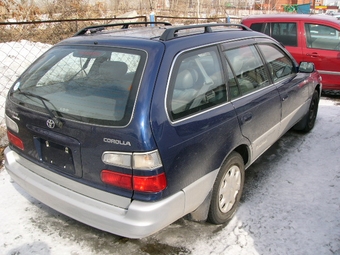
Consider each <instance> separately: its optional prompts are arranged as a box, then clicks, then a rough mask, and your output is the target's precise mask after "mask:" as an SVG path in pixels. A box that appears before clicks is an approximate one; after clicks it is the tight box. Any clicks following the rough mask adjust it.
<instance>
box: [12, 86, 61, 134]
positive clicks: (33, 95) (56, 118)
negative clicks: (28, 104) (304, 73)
mask: <svg viewBox="0 0 340 255" xmlns="http://www.w3.org/2000/svg"><path fill="white" fill-rule="evenodd" d="M18 93H19V94H21V95H24V96H27V97H34V98H37V99H39V100H40V101H41V102H42V103H43V105H44V107H45V109H46V111H47V112H48V115H49V116H50V117H51V119H52V120H53V121H54V122H55V124H56V126H57V127H59V128H62V127H63V122H62V121H61V120H60V118H59V117H58V116H57V115H55V114H53V112H52V111H51V109H50V108H48V106H47V105H46V103H45V102H49V103H50V104H52V103H51V102H50V100H48V99H47V98H44V97H42V96H39V95H36V94H33V93H31V92H24V91H21V90H20V89H18Z"/></svg>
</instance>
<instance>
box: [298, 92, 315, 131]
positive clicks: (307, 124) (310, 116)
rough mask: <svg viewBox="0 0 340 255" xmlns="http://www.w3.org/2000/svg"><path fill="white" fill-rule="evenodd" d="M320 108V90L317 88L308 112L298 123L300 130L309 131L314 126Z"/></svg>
mask: <svg viewBox="0 0 340 255" xmlns="http://www.w3.org/2000/svg"><path fill="white" fill-rule="evenodd" d="M318 108H319V92H318V91H317V90H315V91H314V93H313V97H312V101H311V102H310V105H309V109H308V112H307V113H306V115H305V116H304V117H303V118H302V120H301V121H300V122H299V123H298V124H297V125H296V126H297V127H298V128H297V129H298V130H301V131H302V132H305V133H307V132H309V131H311V130H312V129H313V128H314V124H315V120H316V116H317V114H318Z"/></svg>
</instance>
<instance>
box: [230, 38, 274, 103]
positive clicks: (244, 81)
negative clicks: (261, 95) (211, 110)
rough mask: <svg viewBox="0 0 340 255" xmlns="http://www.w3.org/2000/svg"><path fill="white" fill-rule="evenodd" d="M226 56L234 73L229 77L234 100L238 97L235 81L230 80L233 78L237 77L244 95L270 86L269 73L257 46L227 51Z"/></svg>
mask: <svg viewBox="0 0 340 255" xmlns="http://www.w3.org/2000/svg"><path fill="white" fill-rule="evenodd" d="M224 55H225V57H226V59H227V60H228V63H229V64H230V66H231V69H232V71H233V75H232V76H230V75H229V81H228V86H229V88H230V95H231V97H232V98H235V97H236V96H237V94H236V93H235V91H236V90H235V85H234V84H233V80H232V79H230V78H232V77H233V76H235V77H236V82H237V84H238V86H239V91H240V92H241V94H242V95H244V94H248V93H250V92H253V91H255V90H257V89H260V88H263V87H265V86H267V85H269V79H268V75H267V72H266V70H265V67H264V65H263V62H262V60H261V58H260V55H259V54H258V52H257V50H256V48H255V46H253V45H250V46H244V47H239V48H235V49H231V50H226V51H224Z"/></svg>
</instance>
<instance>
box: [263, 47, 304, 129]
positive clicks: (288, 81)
mask: <svg viewBox="0 0 340 255" xmlns="http://www.w3.org/2000/svg"><path fill="white" fill-rule="evenodd" d="M258 47H259V49H260V50H261V52H262V54H263V56H264V59H265V60H266V62H267V66H268V67H269V70H270V73H271V77H272V80H273V82H274V84H275V86H276V87H277V89H278V91H279V93H280V98H281V101H282V111H281V125H280V132H279V133H280V135H282V134H284V133H285V132H286V131H287V130H288V129H290V128H291V127H292V126H293V125H294V124H295V123H296V122H297V121H298V118H300V117H301V116H302V114H300V113H298V112H299V111H301V112H304V111H305V110H306V109H305V108H304V107H305V106H306V105H307V104H306V102H307V99H308V94H309V92H308V86H307V84H308V83H307V82H305V78H306V77H305V75H303V74H297V73H296V66H295V65H296V64H295V62H294V61H293V60H292V59H291V58H290V57H289V55H287V54H286V53H285V52H284V51H283V50H282V49H280V48H279V47H277V46H276V45H274V44H265V43H263V44H259V45H258Z"/></svg>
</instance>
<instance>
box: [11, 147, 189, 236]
mask: <svg viewBox="0 0 340 255" xmlns="http://www.w3.org/2000/svg"><path fill="white" fill-rule="evenodd" d="M5 157H6V160H5V167H6V169H7V171H8V173H9V174H10V176H11V177H12V179H13V180H14V181H15V182H16V183H17V184H19V185H20V186H21V187H22V188H23V189H24V190H25V191H27V192H28V193H29V194H30V195H32V196H33V197H34V198H36V199H38V200H40V201H41V202H43V203H44V204H46V205H48V206H50V207H52V208H53V209H55V210H57V211H59V212H61V213H63V214H65V215H67V216H69V217H71V218H73V219H76V220H78V221H80V222H83V223H85V224H87V225H90V226H92V227H95V228H98V229H101V230H104V231H107V232H110V233H113V234H117V235H120V236H125V237H129V238H143V237H146V236H148V235H151V234H153V233H155V232H157V231H158V230H160V229H162V228H164V227H166V226H167V225H169V224H171V223H172V222H174V221H176V220H177V219H179V218H181V217H182V216H184V215H185V214H186V213H185V210H184V208H185V192H184V191H180V192H178V193H176V194H174V195H172V196H170V197H168V198H166V199H163V200H161V201H157V202H141V201H132V202H131V203H129V204H128V205H127V206H126V208H122V207H118V206H115V205H113V204H110V203H108V202H103V201H100V200H98V199H95V198H93V197H90V196H89V194H90V193H91V192H90V191H91V190H93V188H91V187H88V186H86V185H83V184H79V183H77V182H74V181H70V180H69V179H68V178H65V177H61V176H60V175H57V174H54V173H49V174H48V176H41V175H39V174H38V172H39V171H40V170H41V171H45V172H46V171H47V170H46V169H44V168H41V167H40V166H37V165H35V164H33V163H32V162H30V161H28V160H26V159H24V158H22V157H20V155H18V154H17V153H16V152H14V151H13V150H11V149H10V148H9V147H7V148H6V150H5ZM33 168H34V169H33ZM63 178H64V179H65V180H64V182H63V181H61V182H59V181H60V180H61V179H63ZM53 179H56V180H58V183H56V182H54V181H53ZM72 182H73V183H72ZM60 183H67V184H68V185H66V186H67V187H65V186H61V185H60ZM72 185H74V186H77V191H75V190H74V189H71V188H68V187H72ZM80 185H81V186H82V187H79V186H80ZM81 190H84V191H85V192H81V193H80V192H79V191H81ZM96 192H98V191H96ZM100 192H101V191H100ZM102 193H106V194H100V196H99V195H98V194H97V197H105V201H114V199H115V198H117V196H116V195H114V194H111V193H108V192H102ZM84 194H86V195H84ZM107 196H112V198H110V197H107Z"/></svg>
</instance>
